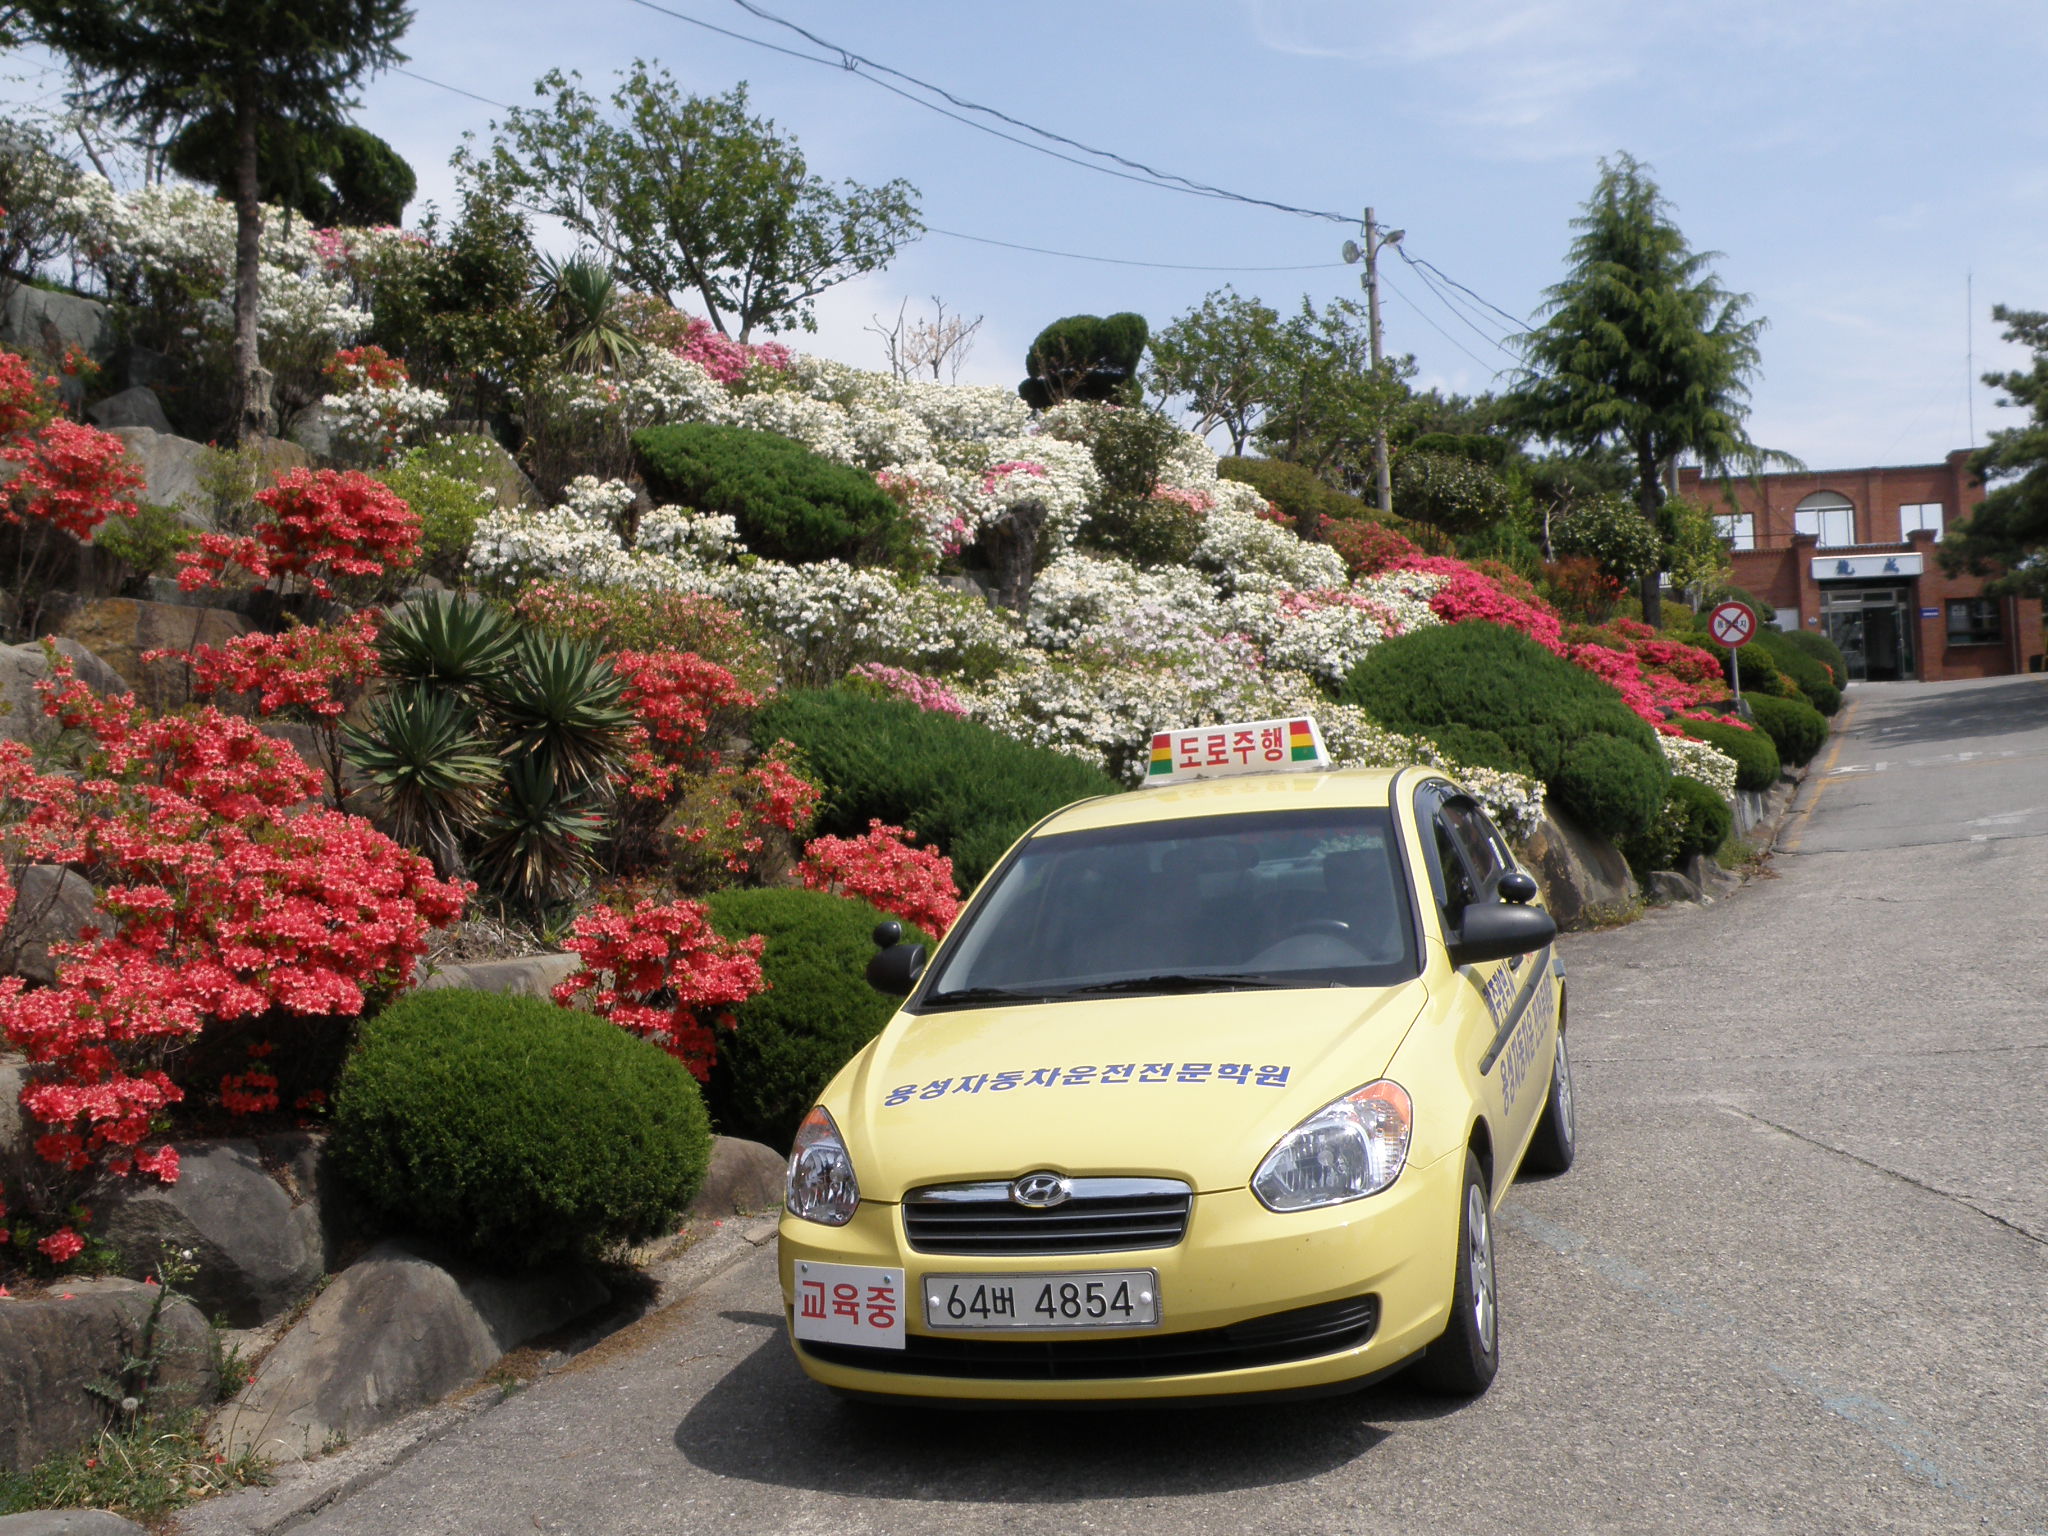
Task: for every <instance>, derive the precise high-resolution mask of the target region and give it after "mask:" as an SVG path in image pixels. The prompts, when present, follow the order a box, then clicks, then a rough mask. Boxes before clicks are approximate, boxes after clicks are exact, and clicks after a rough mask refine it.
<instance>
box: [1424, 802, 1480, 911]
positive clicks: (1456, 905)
mask: <svg viewBox="0 0 2048 1536" xmlns="http://www.w3.org/2000/svg"><path fill="white" fill-rule="evenodd" d="M1431 825H1432V826H1434V827H1435V828H1436V862H1437V867H1438V868H1439V869H1441V870H1442V871H1443V888H1442V889H1441V890H1440V891H1438V892H1437V899H1438V900H1439V901H1440V902H1442V903H1443V909H1444V913H1445V915H1446V916H1449V917H1455V916H1456V915H1457V914H1458V913H1460V912H1462V911H1464V909H1465V908H1466V907H1468V906H1469V905H1471V904H1472V903H1473V902H1474V901H1476V900H1478V899H1479V898H1478V891H1477V889H1476V888H1475V886H1474V885H1473V881H1472V872H1471V870H1470V869H1469V868H1468V867H1467V865H1466V862H1465V856H1464V854H1463V853H1462V852H1461V851H1460V849H1459V846H1458V838H1457V835H1456V834H1455V833H1454V832H1453V831H1452V830H1451V826H1450V818H1449V817H1448V816H1447V815H1446V814H1445V813H1444V812H1442V811H1438V812H1437V813H1436V815H1435V816H1434V817H1432V818H1431Z"/></svg>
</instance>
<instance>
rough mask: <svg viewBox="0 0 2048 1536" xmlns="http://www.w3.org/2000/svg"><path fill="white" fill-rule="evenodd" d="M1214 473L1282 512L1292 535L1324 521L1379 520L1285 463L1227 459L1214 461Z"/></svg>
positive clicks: (1351, 499)
mask: <svg viewBox="0 0 2048 1536" xmlns="http://www.w3.org/2000/svg"><path fill="white" fill-rule="evenodd" d="M1216 473H1217V475H1218V477H1220V478H1221V479H1224V480H1236V481H1238V482H1239V483H1240V484H1243V485H1248V486H1250V487H1251V488H1252V489H1253V490H1255V491H1257V492H1258V493H1259V494H1260V495H1261V496H1263V497H1265V498H1266V500H1268V501H1270V502H1271V503H1273V505H1274V506H1276V507H1278V508H1279V509H1280V510H1281V511H1282V512H1284V513H1285V514H1286V515H1287V517H1288V519H1289V520H1290V521H1291V522H1292V523H1293V524H1294V531H1295V532H1296V533H1299V534H1301V535H1302V536H1303V537H1304V538H1306V537H1308V536H1309V535H1311V534H1313V533H1314V532H1315V530H1316V529H1317V528H1318V527H1319V526H1321V520H1322V519H1323V518H1326V517H1327V518H1329V519H1331V520H1332V521H1333V522H1339V523H1356V522H1377V521H1380V520H1381V519H1380V514H1379V513H1378V512H1377V511H1375V510H1374V509H1373V508H1372V507H1369V506H1367V505H1366V504H1365V503H1364V502H1363V501H1361V500H1359V499H1358V497H1356V496H1347V495H1346V494H1345V493H1344V492H1342V491H1340V490H1337V489H1336V488H1335V487H1333V486H1330V485H1326V484H1325V483H1324V482H1323V481H1322V479H1321V478H1320V477H1319V476H1317V475H1316V473H1315V472H1314V471H1313V470H1310V469H1304V468H1303V467H1302V466H1301V465H1299V464H1296V463H1293V462H1291V461H1290V460H1287V459H1248V458H1235V457H1226V458H1221V459H1218V460H1217V461H1216Z"/></svg>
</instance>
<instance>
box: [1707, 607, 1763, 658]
mask: <svg viewBox="0 0 2048 1536" xmlns="http://www.w3.org/2000/svg"><path fill="white" fill-rule="evenodd" d="M1707 632H1708V633H1709V634H1711V635H1712V636H1713V637H1714V638H1715V639H1716V640H1718V641H1720V642H1721V644H1723V645H1725V646H1727V647H1728V648H1729V649H1730V650H1733V649H1734V648H1735V647H1737V646H1739V645H1747V644H1749V642H1750V641H1752V640H1754V639H1755V638H1756V612H1755V610H1754V609H1752V608H1751V607H1750V606H1749V604H1747V603H1716V604H1715V605H1714V611H1713V612H1712V613H1710V614H1708V615H1707Z"/></svg>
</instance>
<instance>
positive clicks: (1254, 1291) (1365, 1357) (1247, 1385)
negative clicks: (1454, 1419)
mask: <svg viewBox="0 0 2048 1536" xmlns="http://www.w3.org/2000/svg"><path fill="white" fill-rule="evenodd" d="M1463 1173H1464V1158H1463V1156H1462V1155H1460V1156H1458V1157H1456V1158H1451V1157H1444V1158H1440V1159H1438V1160H1437V1161H1436V1162H1435V1163H1432V1164H1429V1165H1426V1166H1410V1167H1409V1168H1407V1169H1405V1170H1404V1171H1403V1172H1402V1174H1401V1177H1400V1179H1399V1180H1397V1181H1396V1182H1395V1184H1394V1187H1393V1188H1392V1189H1390V1190H1387V1191H1385V1192H1384V1193H1382V1194H1378V1195H1374V1196H1371V1197H1370V1198H1368V1199H1364V1200H1355V1201H1352V1202H1350V1203H1348V1204H1345V1205H1339V1206H1332V1207H1329V1208H1327V1209H1324V1210H1320V1211H1303V1212H1298V1213H1294V1214H1291V1215H1276V1214H1275V1213H1274V1212H1272V1211H1269V1210H1267V1209H1266V1208H1265V1207H1264V1206H1262V1205H1260V1204H1259V1202H1258V1200H1257V1199H1256V1198H1255V1197H1254V1196H1253V1195H1252V1193H1251V1191H1250V1190H1247V1189H1235V1190H1224V1191H1219V1192H1217V1193H1214V1194H1207V1195H1197V1196H1196V1197H1195V1201H1194V1209H1193V1211H1192V1213H1191V1215H1190V1218H1189V1222H1188V1230H1187V1236H1186V1237H1185V1238H1183V1239H1182V1240H1181V1242H1179V1243H1178V1244H1176V1245H1175V1246H1173V1247H1171V1248H1147V1249H1138V1250H1132V1251H1130V1252H1126V1253H1089V1254H1082V1255H1069V1256H1063V1257H1042V1256H1032V1257H1021V1256H1006V1257H1000V1258H986V1257H972V1258H970V1257H964V1256H960V1255H955V1254H933V1253H919V1252H916V1251H914V1250H913V1249H911V1248H910V1246H909V1245H908V1244H907V1243H906V1242H905V1241H904V1237H903V1225H902V1220H901V1216H900V1211H899V1208H898V1207H897V1206H894V1205H879V1204H874V1203H867V1202H864V1203H863V1204H862V1205H861V1207H860V1209H859V1211H858V1212H857V1213H856V1214H855V1216H854V1219H853V1220H852V1221H851V1222H849V1223H848V1224H847V1225H846V1226H844V1227H838V1228H833V1227H823V1226H819V1225H818V1224H817V1223H815V1222H808V1221H799V1220H797V1219H796V1218H794V1217H792V1216H790V1215H788V1214H787V1213H785V1214H784V1215H783V1218H782V1228H781V1237H782V1241H781V1275H782V1295H783V1307H784V1312H785V1316H786V1315H787V1314H788V1312H789V1310H790V1307H791V1298H792V1296H793V1295H794V1271H795V1266H796V1264H797V1262H798V1261H800V1260H801V1261H808V1262H813V1263H818V1262H822V1263H831V1264H878V1265H888V1266H892V1267H894V1266H900V1267H902V1269H903V1270H904V1272H905V1282H906V1286H905V1288H906V1291H907V1294H908V1295H909V1297H910V1298H911V1301H910V1314H909V1317H908V1319H907V1323H906V1333H907V1335H908V1344H909V1347H908V1348H906V1349H903V1350H869V1349H856V1348H852V1347H849V1346H844V1345H826V1344H811V1343H806V1342H803V1341H797V1340H795V1339H794V1334H793V1333H792V1341H793V1342H794V1343H795V1347H796V1355H797V1360H798V1361H799V1363H800V1364H801V1365H802V1366H803V1368H804V1371H805V1372H806V1373H807V1374H808V1375H810V1376H811V1377H812V1378H813V1379H814V1380H817V1381H820V1382H823V1383H825V1384H826V1385H827V1386H831V1387H836V1388H839V1389H841V1390H842V1391H847V1392H856V1393H862V1394H868V1395H875V1396H887V1397H924V1398H967V1399H980V1400H988V1399H1000V1400H1007V1401H1023V1402H1075V1401H1093V1402H1103V1401H1111V1402H1113V1401H1119V1400H1142V1399H1157V1398H1201V1397H1211V1396H1221V1397H1235V1396H1242V1395H1246V1394H1256V1393H1261V1392H1289V1391H1301V1390H1308V1389H1314V1388H1319V1387H1331V1386H1335V1385H1339V1384H1342V1383H1345V1382H1350V1381H1354V1380H1357V1379H1360V1378H1366V1377H1372V1376H1377V1375H1379V1374H1381V1373H1383V1372H1385V1371H1386V1370H1388V1369H1390V1368H1391V1367H1393V1366H1395V1365H1398V1364H1399V1363H1401V1362H1402V1361H1404V1360H1406V1359H1407V1358H1408V1357H1409V1356H1411V1355H1413V1354H1415V1353H1416V1352H1417V1351H1418V1350H1420V1349H1421V1348H1422V1347H1423V1346H1424V1345H1426V1344H1428V1343H1430V1342H1431V1341H1432V1340H1434V1339H1435V1338H1436V1337H1437V1336H1438V1335H1439V1334H1441V1333H1442V1332H1443V1329H1444V1324H1445V1322H1446V1321H1447V1320H1448V1318H1449V1315H1450V1298H1451V1288H1452V1283H1453V1261H1454V1256H1455V1253H1456V1250H1457V1236H1458V1196H1459V1194H1460V1191H1461V1189H1462V1176H1463ZM1104 1269H1153V1270H1157V1271H1158V1273H1159V1296H1160V1316H1161V1321H1160V1324H1159V1326H1158V1327H1156V1328H1143V1329H1057V1330H1053V1329H1048V1330H1043V1331H1041V1330H1036V1329H1034V1330H1029V1331H1024V1330H1012V1329H1000V1330H983V1329H973V1330H962V1329H928V1328H927V1327H926V1326H925V1322H924V1316H923V1309H922V1306H921V1304H920V1303H919V1302H918V1300H917V1298H918V1297H919V1296H920V1295H921V1294H922V1286H921V1281H922V1278H923V1276H924V1275H925V1274H927V1273H936V1274H947V1275H958V1274H1048V1275H1050V1274H1059V1273H1062V1272H1067V1271H1074V1270H1104Z"/></svg>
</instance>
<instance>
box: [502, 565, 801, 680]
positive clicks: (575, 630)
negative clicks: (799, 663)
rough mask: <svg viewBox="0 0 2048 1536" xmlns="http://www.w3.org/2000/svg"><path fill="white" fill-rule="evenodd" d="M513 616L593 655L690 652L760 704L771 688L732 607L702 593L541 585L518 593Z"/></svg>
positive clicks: (760, 648) (757, 645)
mask: <svg viewBox="0 0 2048 1536" xmlns="http://www.w3.org/2000/svg"><path fill="white" fill-rule="evenodd" d="M512 611H513V613H514V614H516V615H517V616H518V617H519V618H521V619H523V620H525V621H526V622H527V623H529V624H537V625H539V626H540V627H541V628H542V629H547V630H553V631H554V632H555V633H557V634H563V635H570V636H573V637H574V638H576V639H578V640H588V641H589V642H590V643H591V644H593V645H595V646H597V647H598V648H599V649H600V650H606V651H651V650H660V649H663V648H667V649H672V650H678V651H689V652H691V653H692V654H694V655H697V656H701V657H703V658H704V659H705V660H706V661H711V662H716V663H717V664H718V665H719V666H721V667H723V668H725V670H726V671H728V672H730V673H731V674H732V675H733V678H734V679H735V681H736V682H737V683H738V685H739V686H740V687H741V688H744V689H745V690H746V691H747V692H749V693H752V694H756V695H758V696H760V697H763V698H765V697H766V696H767V694H768V692H769V691H770V690H771V689H772V688H773V687H774V684H775V664H774V661H773V659H772V657H771V656H770V654H769V652H768V648H767V647H766V646H764V645H763V644H762V643H761V639H760V637H759V636H758V635H756V634H755V633H754V632H753V630H752V629H750V628H749V627H748V625H747V621H746V620H745V619H744V618H743V617H742V616H741V615H740V613H739V612H738V610H737V609H733V608H728V607H726V606H725V605H724V604H723V603H721V602H719V601H717V600H716V599H715V598H710V597H705V596H703V595H702V594H701V593H696V592H655V591H625V590H618V589H606V590H603V591H598V590H594V589H592V588H589V587H575V586H569V585H566V584H563V583H557V582H546V581H542V582H534V583H531V584H530V585H528V586H527V587H525V588H524V589H523V590H522V591H521V592H520V594H519V596H518V597H517V598H516V599H514V600H513V604H512Z"/></svg>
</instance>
